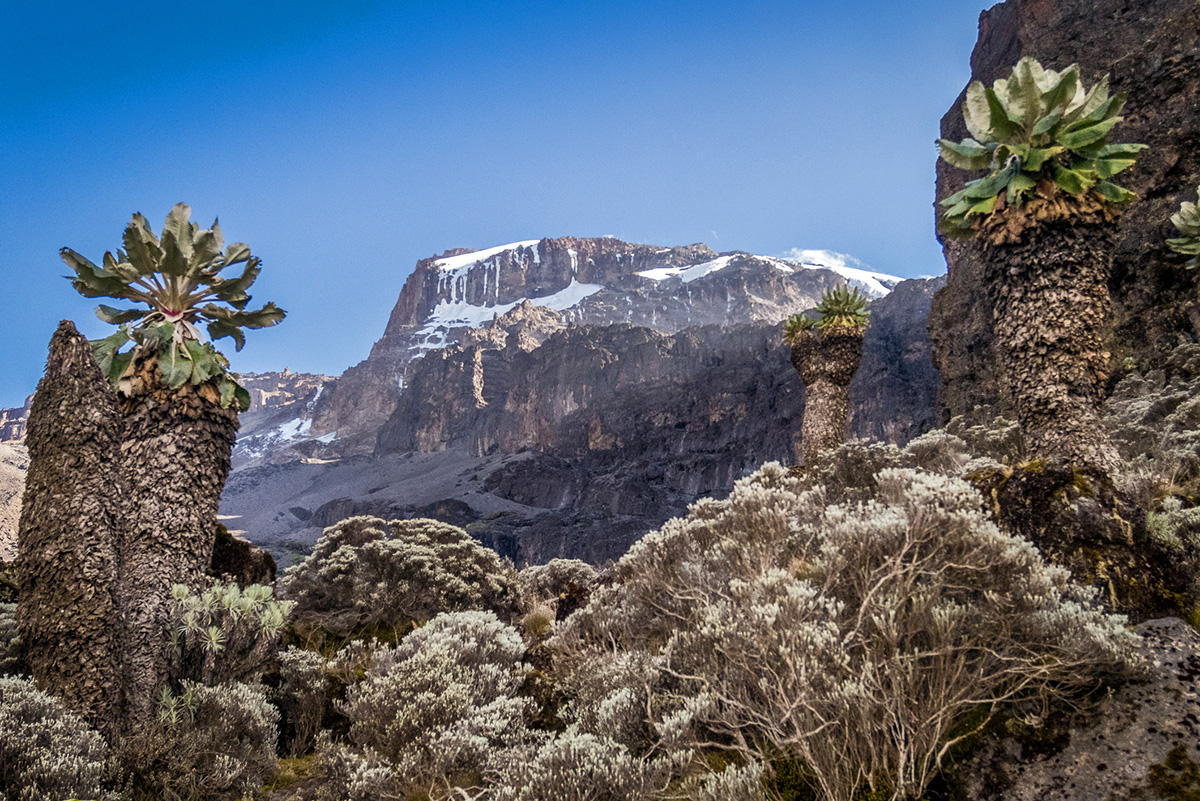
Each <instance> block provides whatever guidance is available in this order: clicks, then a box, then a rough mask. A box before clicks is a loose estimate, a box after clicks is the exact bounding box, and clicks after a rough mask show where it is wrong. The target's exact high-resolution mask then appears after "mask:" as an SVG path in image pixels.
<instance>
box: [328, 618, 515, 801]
mask: <svg viewBox="0 0 1200 801" xmlns="http://www.w3.org/2000/svg"><path fill="white" fill-rule="evenodd" d="M524 653H525V646H524V644H523V643H522V641H521V636H520V634H519V633H517V631H516V630H515V629H513V628H511V627H509V626H506V625H504V624H503V623H501V622H500V621H499V620H498V619H497V618H496V616H495V615H494V614H493V613H491V612H458V613H453V614H443V615H439V616H437V617H436V618H434V619H433V620H432V621H431V622H429V623H428V624H427V625H425V626H423V627H421V628H419V629H417V630H416V631H414V632H413V633H412V634H409V635H408V636H407V637H405V638H404V640H402V641H401V642H400V644H399V645H397V646H396V647H395V648H385V649H381V650H379V651H377V652H376V653H375V655H374V656H373V658H372V659H371V663H370V667H369V668H368V669H367V672H366V675H365V677H364V679H363V681H362V682H361V683H359V684H357V685H355V686H352V687H351V688H350V689H349V690H348V691H347V699H346V702H345V703H344V704H343V705H342V708H343V712H344V713H345V714H346V715H347V717H349V719H350V720H351V727H350V739H351V741H352V742H353V744H354V746H356V747H353V748H352V747H350V746H347V745H335V744H333V743H331V742H328V741H326V743H325V744H324V747H323V748H322V749H321V751H322V753H321V758H322V762H323V763H324V764H325V766H326V771H327V775H328V777H329V778H328V781H327V783H326V785H325V787H324V788H323V793H324V794H325V797H326V798H329V799H339V800H340V799H363V801H366V799H375V798H389V797H399V798H408V797H410V796H419V795H420V794H426V795H428V796H429V797H431V798H454V797H461V796H460V795H456V792H457V791H456V789H455V788H475V789H478V788H480V787H483V786H486V785H488V784H491V783H492V782H493V781H494V780H495V778H496V777H497V776H498V775H499V774H500V773H501V771H502V770H504V768H505V767H506V766H508V765H511V764H513V763H514V762H523V761H526V760H527V759H528V758H529V757H530V756H531V755H532V753H533V749H534V747H535V746H536V744H537V742H538V741H539V735H538V734H537V733H535V732H532V731H530V730H529V729H528V728H527V727H526V726H525V718H526V716H527V715H528V714H530V713H531V712H532V702H531V701H530V700H529V699H527V698H522V697H519V696H518V691H519V689H520V687H521V684H522V683H523V681H524V679H525V673H526V671H527V667H526V666H525V665H524V664H523V663H522V662H521V659H522V658H523V656H524Z"/></svg>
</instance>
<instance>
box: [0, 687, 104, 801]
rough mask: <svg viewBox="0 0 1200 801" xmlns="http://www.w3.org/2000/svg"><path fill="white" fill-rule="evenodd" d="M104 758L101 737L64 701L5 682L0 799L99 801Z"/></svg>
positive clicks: (0, 706)
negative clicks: (92, 800) (79, 800)
mask: <svg viewBox="0 0 1200 801" xmlns="http://www.w3.org/2000/svg"><path fill="white" fill-rule="evenodd" d="M104 755H105V746H104V740H103V739H102V738H101V737H100V734H99V733H98V732H96V731H94V730H93V729H91V728H90V727H89V726H88V725H87V723H86V722H84V720H83V718H81V717H79V716H78V715H75V714H74V713H72V712H70V711H68V710H67V708H66V707H65V706H64V705H63V704H62V702H61V701H59V700H58V699H57V698H54V697H52V696H49V695H46V694H45V693H43V692H40V691H39V690H37V689H36V688H35V687H34V686H33V682H32V681H28V680H26V679H23V678H18V677H15V676H0V799H3V801H64V799H67V798H95V797H96V796H97V795H98V794H99V792H100V776H101V771H102V766H103V763H104Z"/></svg>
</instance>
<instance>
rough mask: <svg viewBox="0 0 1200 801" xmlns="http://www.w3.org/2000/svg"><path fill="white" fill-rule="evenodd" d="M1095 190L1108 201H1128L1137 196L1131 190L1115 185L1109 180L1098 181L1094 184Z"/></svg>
mask: <svg viewBox="0 0 1200 801" xmlns="http://www.w3.org/2000/svg"><path fill="white" fill-rule="evenodd" d="M1095 190H1096V192H1097V193H1099V194H1100V195H1101V196H1102V197H1103V198H1104V199H1105V200H1107V201H1108V202H1109V203H1128V202H1129V201H1131V200H1134V199H1136V198H1137V195H1135V194H1134V193H1133V192H1130V191H1129V190H1128V189H1126V188H1125V187H1123V186H1117V185H1116V184H1114V183H1112V182H1111V181H1100V182H1099V183H1097V184H1096V186H1095Z"/></svg>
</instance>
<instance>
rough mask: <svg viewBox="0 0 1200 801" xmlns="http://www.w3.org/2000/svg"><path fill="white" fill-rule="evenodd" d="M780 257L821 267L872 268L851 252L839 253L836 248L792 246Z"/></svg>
mask: <svg viewBox="0 0 1200 801" xmlns="http://www.w3.org/2000/svg"><path fill="white" fill-rule="evenodd" d="M779 258H781V259H788V260H789V261H798V262H800V263H801V264H813V265H817V266H819V267H828V268H829V269H835V268H838V267H842V268H845V267H849V268H851V269H854V270H870V267H868V266H867V265H866V264H863V263H862V262H861V261H859V260H858V259H856V258H854V257H853V256H851V255H850V254H849V253H838V252H837V251H834V250H810V249H805V248H792V249H791V250H789V251H787V252H786V253H782V254H780V256H779Z"/></svg>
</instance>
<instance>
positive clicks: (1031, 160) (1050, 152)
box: [1021, 147, 1062, 172]
mask: <svg viewBox="0 0 1200 801" xmlns="http://www.w3.org/2000/svg"><path fill="white" fill-rule="evenodd" d="M1061 152H1062V148H1061V147H1046V148H1033V149H1031V150H1030V151H1029V155H1028V156H1026V157H1025V161H1024V162H1023V163H1022V164H1021V169H1022V170H1024V171H1025V172H1037V171H1038V170H1040V169H1041V168H1042V166H1043V165H1044V164H1045V163H1046V159H1049V158H1052V157H1054V156H1057V155H1058V154H1059V153H1061Z"/></svg>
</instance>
